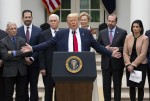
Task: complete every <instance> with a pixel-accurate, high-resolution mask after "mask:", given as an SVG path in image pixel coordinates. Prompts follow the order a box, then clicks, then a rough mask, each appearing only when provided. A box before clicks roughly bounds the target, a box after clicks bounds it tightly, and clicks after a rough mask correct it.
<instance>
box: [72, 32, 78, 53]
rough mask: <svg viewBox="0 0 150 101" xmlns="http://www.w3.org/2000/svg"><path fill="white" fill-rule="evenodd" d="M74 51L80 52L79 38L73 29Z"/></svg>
mask: <svg viewBox="0 0 150 101" xmlns="http://www.w3.org/2000/svg"><path fill="white" fill-rule="evenodd" d="M73 51H74V52H78V40H77V37H76V31H73Z"/></svg>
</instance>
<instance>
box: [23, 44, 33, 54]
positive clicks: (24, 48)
mask: <svg viewBox="0 0 150 101" xmlns="http://www.w3.org/2000/svg"><path fill="white" fill-rule="evenodd" d="M32 51H33V50H32V47H31V46H30V45H29V44H27V43H26V46H23V47H21V52H23V53H26V52H32Z"/></svg>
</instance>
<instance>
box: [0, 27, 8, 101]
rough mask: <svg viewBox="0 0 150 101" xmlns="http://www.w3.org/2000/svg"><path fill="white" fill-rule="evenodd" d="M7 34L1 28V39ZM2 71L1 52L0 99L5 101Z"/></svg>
mask: <svg viewBox="0 0 150 101" xmlns="http://www.w3.org/2000/svg"><path fill="white" fill-rule="evenodd" d="M6 36H7V33H6V32H5V31H3V30H0V40H1V39H3V38H4V37H6ZM2 71H3V61H2V57H1V54H0V99H1V100H2V101H3V96H4V95H3V94H4V92H3V91H4V90H3V89H4V83H3V82H4V81H3V77H2Z"/></svg>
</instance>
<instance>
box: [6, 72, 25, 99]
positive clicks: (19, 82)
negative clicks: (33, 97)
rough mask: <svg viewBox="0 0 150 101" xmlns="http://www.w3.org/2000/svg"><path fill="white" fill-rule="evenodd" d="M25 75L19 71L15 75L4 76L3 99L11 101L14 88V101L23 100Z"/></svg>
mask: <svg viewBox="0 0 150 101" xmlns="http://www.w3.org/2000/svg"><path fill="white" fill-rule="evenodd" d="M26 82H27V77H26V76H21V75H20V74H19V73H18V74H17V76H16V77H4V85H5V87H4V101H13V94H14V88H15V90H16V95H15V96H16V98H15V101H25V89H26Z"/></svg>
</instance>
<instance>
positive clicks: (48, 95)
mask: <svg viewBox="0 0 150 101" xmlns="http://www.w3.org/2000/svg"><path fill="white" fill-rule="evenodd" d="M48 23H49V25H50V28H49V29H47V30H45V31H43V32H41V33H40V37H39V41H40V42H39V43H42V42H45V41H47V40H49V39H50V38H52V37H54V36H55V34H56V31H58V25H59V16H58V15H56V14H51V15H50V16H49V22H48ZM53 51H55V47H51V48H48V49H46V50H44V51H41V52H40V53H39V60H40V61H39V63H40V73H41V74H42V76H43V83H44V86H45V100H44V101H52V96H53V88H54V86H55V83H54V81H53V79H52V76H51V74H52V73H51V72H52V59H53Z"/></svg>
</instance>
